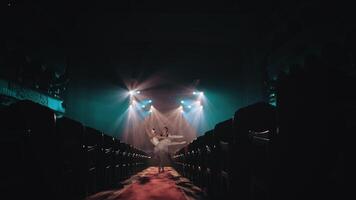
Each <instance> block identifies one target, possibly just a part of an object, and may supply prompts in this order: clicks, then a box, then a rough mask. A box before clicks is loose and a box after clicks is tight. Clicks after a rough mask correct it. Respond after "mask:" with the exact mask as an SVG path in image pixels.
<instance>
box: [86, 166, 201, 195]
mask: <svg viewBox="0 0 356 200" xmlns="http://www.w3.org/2000/svg"><path fill="white" fill-rule="evenodd" d="M123 184H124V185H125V186H124V187H123V188H122V189H120V190H111V191H104V192H99V193H97V194H94V195H92V196H90V197H88V198H87V200H118V199H124V200H202V199H205V198H204V197H205V195H203V192H202V191H201V189H200V188H198V187H196V186H194V185H193V184H192V183H191V182H190V181H189V180H188V179H186V178H184V177H182V176H180V175H179V174H178V173H177V172H176V171H175V170H174V169H173V168H171V167H165V172H164V173H158V169H157V167H149V168H147V169H145V170H143V171H142V172H139V173H137V174H136V175H134V176H132V177H131V178H130V179H128V180H126V181H125V182H124V183H123Z"/></svg>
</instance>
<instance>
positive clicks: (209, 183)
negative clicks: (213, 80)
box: [173, 71, 355, 200]
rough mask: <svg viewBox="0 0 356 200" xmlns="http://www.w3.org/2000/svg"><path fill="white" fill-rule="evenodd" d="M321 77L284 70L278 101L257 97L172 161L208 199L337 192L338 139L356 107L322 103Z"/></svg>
mask: <svg viewBox="0 0 356 200" xmlns="http://www.w3.org/2000/svg"><path fill="white" fill-rule="evenodd" d="M315 76H319V78H318V80H320V81H319V82H317V83H315V81H316V79H315ZM320 76H322V75H320V74H317V73H314V72H313V71H300V72H297V73H292V74H290V75H288V76H286V77H281V78H280V79H279V82H278V86H277V106H276V107H274V106H271V105H269V104H267V103H263V102H260V103H255V104H252V105H250V106H247V107H244V108H241V109H239V110H237V111H236V112H235V115H234V117H233V118H231V119H228V120H226V121H223V122H221V123H218V124H216V126H215V128H214V129H213V130H210V131H208V132H206V133H204V134H203V135H202V136H199V137H198V138H196V139H195V140H194V141H192V142H191V143H190V144H188V145H187V146H186V147H184V148H182V149H180V150H179V151H177V152H176V153H175V154H174V156H173V159H174V161H175V166H176V168H177V169H178V170H179V171H180V172H181V173H182V174H183V175H185V176H187V177H188V178H190V179H191V180H193V182H194V183H196V184H197V185H199V186H201V187H202V188H203V189H204V190H205V191H206V192H207V193H208V196H209V197H210V198H211V199H227V198H228V197H230V196H234V197H235V198H236V199H263V200H265V199H277V200H279V199H285V198H288V199H306V198H318V199H320V198H324V197H333V198H337V197H339V196H340V190H341V188H343V187H342V185H343V182H344V181H343V180H344V179H343V171H344V170H343V167H344V164H343V163H344V159H345V150H344V148H345V146H346V145H343V144H342V141H341V140H340V139H339V138H340V134H342V133H343V132H347V130H351V129H352V127H354V125H352V123H349V124H346V122H345V120H347V117H346V116H347V115H346V114H345V113H342V112H346V111H347V112H348V113H349V114H350V113H355V107H351V106H349V107H348V109H346V108H343V109H341V108H340V106H338V107H336V106H335V107H334V108H336V109H335V110H339V111H338V112H332V110H334V109H326V108H327V107H326V105H327V103H326V102H325V101H324V102H322V101H321V100H324V99H323V98H324V97H326V96H327V95H326V94H327V92H326V91H327V89H326V87H327V84H325V77H320ZM341 81H342V80H340V82H341ZM345 107H346V106H345ZM351 110H353V111H351ZM335 113H337V114H335ZM330 116H332V117H330ZM348 121H350V120H348ZM341 124H343V125H342V126H341V127H340V125H341ZM347 127H348V128H347Z"/></svg>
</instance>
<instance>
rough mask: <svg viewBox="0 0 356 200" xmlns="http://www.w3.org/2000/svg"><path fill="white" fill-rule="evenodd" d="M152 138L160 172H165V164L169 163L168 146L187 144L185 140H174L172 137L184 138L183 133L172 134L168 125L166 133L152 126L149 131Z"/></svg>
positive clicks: (165, 128)
mask: <svg viewBox="0 0 356 200" xmlns="http://www.w3.org/2000/svg"><path fill="white" fill-rule="evenodd" d="M147 134H148V137H149V138H150V141H151V143H152V144H153V146H154V148H153V153H154V157H155V158H156V159H157V160H158V163H159V164H158V172H161V171H162V172H164V166H165V165H166V164H168V163H169V157H170V155H169V151H168V147H169V146H172V145H180V144H185V143H186V142H185V141H182V142H173V141H172V139H176V138H183V136H181V135H170V134H169V133H168V127H164V133H163V134H161V135H160V134H158V133H157V132H156V129H154V128H152V130H151V132H150V133H147Z"/></svg>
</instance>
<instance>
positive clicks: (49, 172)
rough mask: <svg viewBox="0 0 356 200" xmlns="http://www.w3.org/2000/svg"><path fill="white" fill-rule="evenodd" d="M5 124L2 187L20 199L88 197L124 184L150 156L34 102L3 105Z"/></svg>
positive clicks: (2, 150)
mask: <svg viewBox="0 0 356 200" xmlns="http://www.w3.org/2000/svg"><path fill="white" fill-rule="evenodd" d="M1 122H2V123H1V127H0V128H1V136H0V137H1V139H0V141H1V144H0V146H1V150H0V152H1V155H2V156H1V158H2V159H3V162H2V163H4V164H3V167H4V170H1V174H2V175H1V177H2V178H1V182H2V183H1V185H4V187H3V188H5V189H6V191H7V192H10V195H12V194H13V195H17V197H16V198H19V196H18V195H20V196H21V195H24V196H23V197H26V198H29V197H36V199H42V198H43V199H49V198H51V199H57V198H58V199H83V198H84V197H85V196H87V195H90V194H93V193H96V192H98V191H101V190H105V189H110V188H112V187H119V186H120V185H119V182H120V181H121V180H123V179H125V178H127V177H128V176H130V175H132V174H133V173H136V172H137V171H138V170H141V169H143V168H144V167H145V166H146V164H147V160H148V159H149V158H150V157H149V156H148V155H147V154H146V153H145V152H143V151H141V150H139V149H137V148H135V147H133V146H131V145H128V144H125V143H122V142H120V140H119V139H116V138H114V137H111V136H108V135H105V134H103V133H102V132H100V131H98V130H95V129H93V128H90V127H85V126H83V124H81V123H79V122H77V121H74V120H72V119H69V118H66V117H62V118H59V119H56V116H55V114H54V113H53V111H52V110H50V109H48V108H46V107H43V106H41V105H39V104H36V103H33V102H31V101H20V102H17V103H15V104H12V105H10V106H8V107H6V108H3V109H2V111H1ZM3 177H4V178H3ZM18 191H21V192H18Z"/></svg>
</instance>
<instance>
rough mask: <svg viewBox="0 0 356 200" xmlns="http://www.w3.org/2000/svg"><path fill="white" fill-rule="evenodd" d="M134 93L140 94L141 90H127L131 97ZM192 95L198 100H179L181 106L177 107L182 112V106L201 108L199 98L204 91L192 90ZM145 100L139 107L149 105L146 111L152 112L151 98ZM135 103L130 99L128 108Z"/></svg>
mask: <svg viewBox="0 0 356 200" xmlns="http://www.w3.org/2000/svg"><path fill="white" fill-rule="evenodd" d="M136 94H141V91H140V90H131V91H129V95H130V97H131V98H133V96H135V95H136ZM193 95H195V96H198V98H197V99H198V100H196V101H192V100H186V101H185V100H181V101H180V103H181V106H180V107H179V108H180V110H181V112H182V113H184V108H186V109H192V108H194V107H198V108H200V109H203V105H202V101H201V99H202V97H203V95H204V92H198V91H194V92H193ZM146 102H148V103H144V104H142V105H141V106H140V107H141V108H142V109H146V108H147V107H148V106H149V111H148V112H150V113H152V111H153V109H152V107H153V105H152V100H151V99H149V100H146ZM136 103H137V102H136V100H132V101H131V102H130V108H132V107H133V106H135V105H136Z"/></svg>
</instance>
